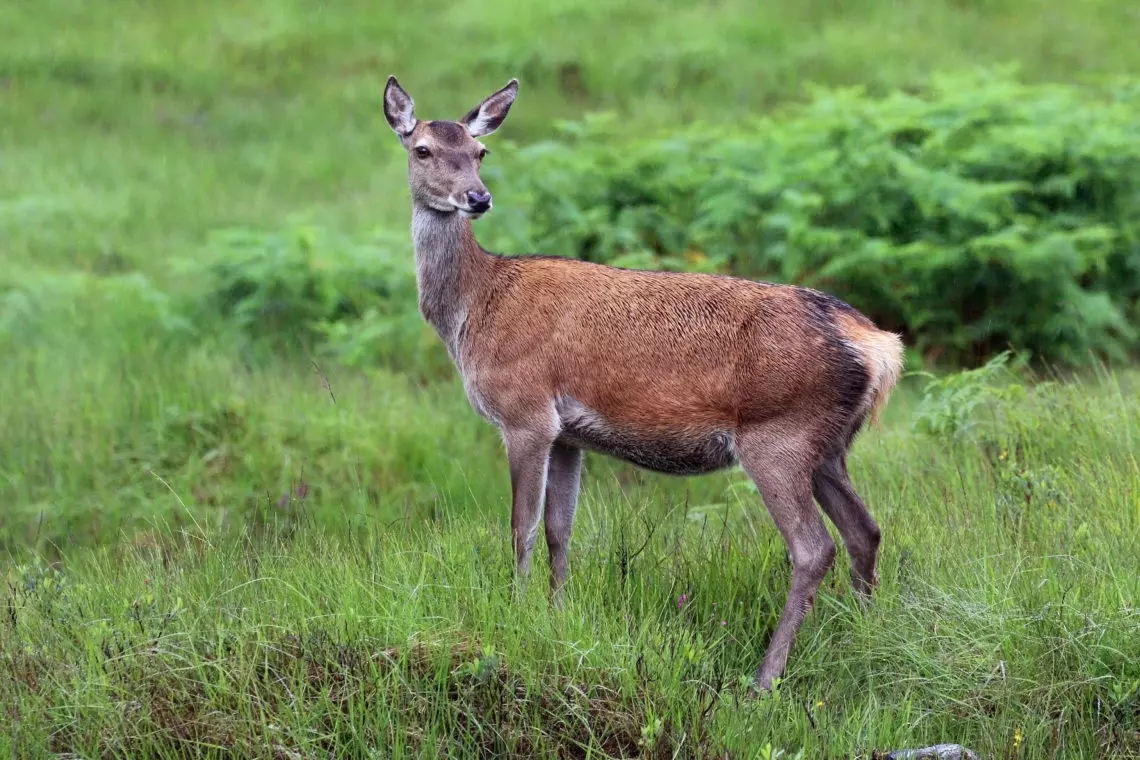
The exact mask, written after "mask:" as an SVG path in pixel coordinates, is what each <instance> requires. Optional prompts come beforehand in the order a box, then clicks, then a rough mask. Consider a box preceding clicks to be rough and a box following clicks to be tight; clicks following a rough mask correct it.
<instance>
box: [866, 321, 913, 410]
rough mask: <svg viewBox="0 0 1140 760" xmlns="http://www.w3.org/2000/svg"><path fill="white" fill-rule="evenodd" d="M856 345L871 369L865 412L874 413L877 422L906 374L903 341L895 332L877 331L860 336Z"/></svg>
mask: <svg viewBox="0 0 1140 760" xmlns="http://www.w3.org/2000/svg"><path fill="white" fill-rule="evenodd" d="M854 345H855V348H856V349H857V350H858V351H859V354H860V356H862V357H863V363H864V365H865V366H866V368H867V375H868V383H867V393H866V395H865V396H864V397H863V405H862V406H863V412H864V413H866V412H870V414H871V422H872V424H873V423H875V422H878V419H879V413H880V412H881V411H882V409H883V407H884V406H885V405H886V403H887V398H889V397H890V395H891V391H892V390H894V387H895V383H897V382H898V379H899V375H901V374H902V366H903V342H902V339H901V338H900V337H899V336H898V335H895V334H894V333H890V332H885V331H882V330H875V331H874V332H867V333H865V334H863V335H860V336H859V340H858V341H854Z"/></svg>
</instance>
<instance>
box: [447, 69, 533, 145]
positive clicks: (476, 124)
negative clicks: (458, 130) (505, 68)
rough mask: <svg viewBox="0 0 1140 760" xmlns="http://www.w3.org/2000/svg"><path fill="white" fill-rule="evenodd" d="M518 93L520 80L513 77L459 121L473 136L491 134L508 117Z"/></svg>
mask: <svg viewBox="0 0 1140 760" xmlns="http://www.w3.org/2000/svg"><path fill="white" fill-rule="evenodd" d="M518 93H519V80H517V79H512V80H511V81H510V82H508V83H507V86H506V87H504V88H503V89H501V90H499V91H498V92H496V93H494V94H493V95H490V96H488V97H487V99H486V100H484V101H483V102H482V103H480V104H479V105H477V106H475V107H474V108H472V109H471V110H470V111H468V112H467V115H466V116H464V117H463V118H462V119H460V120H459V123H460V124H462V125H463V126H465V127H467V132H468V134H470V135H471V136H472V137H483V136H484V135H489V134H491V133H492V132H494V131H495V130H496V129H498V128H499V125H500V124H502V123H503V119H505V118H507V114H508V113H509V112H510V110H511V103H514V102H515V96H516V95H518Z"/></svg>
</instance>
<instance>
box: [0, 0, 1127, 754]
mask: <svg viewBox="0 0 1140 760" xmlns="http://www.w3.org/2000/svg"><path fill="white" fill-rule="evenodd" d="M1137 22H1140V9H1138V8H1137V7H1136V6H1135V4H1134V3H1129V2H1109V1H1108V0H1078V1H1077V2H1072V3H1067V4H1063V5H1057V4H1053V3H1046V2H1033V1H1030V0H1021V1H1015V0H1004V1H1002V0H994V1H993V2H989V1H987V2H982V1H981V0H978V1H975V2H967V1H964V0H958V1H956V2H950V1H948V0H947V1H945V2H942V1H940V2H930V3H924V4H922V5H917V4H910V5H904V4H900V3H893V2H885V0H878V1H875V0H861V1H860V2H854V3H843V4H840V3H837V2H822V1H816V2H807V3H798V4H793V3H772V4H766V5H762V6H756V5H755V4H751V3H744V2H737V1H736V0H724V1H723V2H717V3H709V4H705V5H701V6H698V5H695V4H684V3H676V2H668V3H664V4H662V3H648V2H645V0H623V1H621V2H612V3H603V2H599V1H598V0H578V1H577V2H551V3H536V4H529V5H523V4H519V3H513V2H512V3H508V2H505V0H494V1H493V2H489V3H483V4H457V3H448V2H442V1H440V0H428V1H427V2H422V3H417V4H415V7H414V8H412V7H411V6H407V5H405V6H399V5H396V4H391V3H387V2H380V3H362V2H356V1H355V0H353V1H351V2H343V3H338V4H327V5H326V4H320V3H305V2H300V1H299V0H293V1H292V2H278V3H270V2H266V1H265V0H249V1H248V2H247V1H243V2H238V3H227V4H222V3H217V2H203V3H198V4H176V3H172V2H160V1H159V0H150V1H147V2H142V1H139V2H128V1H127V0H121V1H120V2H116V3H112V4H90V3H79V2H74V1H66V0H49V1H47V2H42V3H38V4H29V3H8V4H5V5H3V6H2V7H0V29H3V30H5V35H4V38H5V41H4V44H3V45H2V46H0V352H2V355H3V356H4V360H3V362H0V547H2V549H3V552H4V558H3V560H0V573H2V574H3V575H4V578H5V581H6V585H5V587H4V589H3V590H2V591H0V595H2V596H3V597H4V603H3V609H2V610H0V757H13V758H38V757H71V758H75V757H83V758H93V757H160V758H165V757H171V758H172V757H274V758H310V757H312V758H316V757H328V756H334V757H376V758H379V757H401V756H410V757H437V756H448V757H468V756H471V757H476V756H507V755H509V754H511V753H514V754H515V755H523V756H534V757H550V756H563V757H604V756H607V755H616V756H636V755H638V754H642V755H644V756H652V757H673V756H678V757H690V756H707V757H712V756H723V753H725V752H727V753H729V755H730V756H731V757H734V758H751V757H767V758H774V757H793V756H795V755H796V754H797V753H800V754H801V755H802V757H804V758H816V757H833V758H839V757H865V758H866V757H870V756H871V753H872V750H873V749H875V748H878V749H887V748H896V747H904V746H905V747H917V746H925V745H928V744H933V743H935V742H939V741H953V742H960V743H963V744H966V745H967V746H971V747H973V748H974V749H975V750H977V751H978V752H979V753H981V754H982V756H983V757H987V758H988V757H1001V758H1026V759H1036V758H1100V757H1104V758H1108V757H1140V643H1138V642H1140V612H1138V611H1137V606H1136V605H1137V597H1138V591H1140V551H1138V550H1137V545H1138V543H1140V542H1138V537H1140V461H1138V459H1137V454H1136V452H1137V451H1138V450H1140V405H1137V404H1136V402H1135V398H1136V396H1137V392H1138V390H1140V374H1137V372H1136V370H1134V369H1128V368H1115V369H1113V370H1111V371H1110V370H1104V371H1096V372H1091V373H1086V374H1084V375H1083V376H1081V377H1080V378H1078V379H1072V378H1070V379H1067V380H1064V381H1057V382H1054V383H1048V384H1040V383H1036V382H1032V381H1031V380H1030V379H1028V378H1025V377H1016V378H1015V377H1012V376H1005V375H1000V374H996V375H994V376H992V377H991V376H985V375H984V373H983V376H974V377H972V376H962V377H961V379H960V382H961V383H962V384H963V389H962V390H961V391H960V393H959V394H958V395H951V394H949V392H948V391H947V392H946V393H941V394H940V393H937V392H934V393H933V395H932V396H930V397H928V398H925V399H924V397H923V394H922V389H923V387H924V384H925V382H926V381H925V380H924V379H922V378H918V377H914V378H909V379H907V380H906V381H905V382H904V385H903V387H902V388H901V390H900V391H899V393H898V394H897V396H896V398H895V399H894V401H893V402H892V406H891V407H890V408H889V409H888V413H887V415H886V419H885V421H884V424H883V426H882V427H881V428H879V429H875V430H872V431H869V432H868V433H867V434H866V435H864V437H863V438H861V439H860V441H859V442H858V443H857V445H856V449H855V454H854V457H853V462H852V473H853V478H854V480H855V482H856V485H857V486H858V487H859V488H860V490H861V491H862V492H863V494H864V496H865V498H866V500H867V501H868V503H869V504H870V506H871V509H872V511H873V512H874V513H875V515H876V517H877V518H878V519H879V522H880V524H881V525H882V527H883V531H884V536H885V539H884V550H883V558H882V561H881V562H882V564H881V573H882V576H883V578H882V586H881V589H880V592H879V594H878V596H877V598H876V601H875V602H874V604H873V605H871V606H870V607H868V608H867V609H865V610H864V609H861V608H860V607H859V606H858V605H857V604H855V602H854V601H853V600H852V598H851V595H850V592H849V589H848V587H847V584H846V582H845V579H846V573H847V569H846V565H845V560H841V561H840V563H839V564H838V565H837V566H836V568H835V570H834V571H833V572H832V574H831V575H830V576H829V578H828V580H827V581H826V583H825V587H824V592H823V593H822V594H821V598H820V600H819V602H818V604H817V608H816V612H815V613H813V615H812V616H811V617H809V619H808V622H807V623H806V624H805V626H804V628H803V630H802V632H801V635H800V638H799V640H798V645H797V647H796V649H795V650H794V651H793V654H792V659H791V662H790V669H789V672H788V677H787V679H786V681H785V682H784V683H782V684H781V685H780V687H779V688H778V689H777V691H776V693H775V694H774V695H773V696H769V697H765V698H763V699H759V700H752V699H746V698H745V690H744V688H743V684H742V682H741V677H742V676H746V675H748V674H750V673H751V672H752V670H753V669H754V668H755V666H756V664H757V663H758V661H759V658H760V656H761V655H762V653H763V649H764V645H765V643H766V640H767V637H768V635H769V634H770V632H771V630H772V629H773V627H774V626H775V622H776V617H777V615H778V613H779V610H780V607H781V605H782V603H783V595H784V593H785V592H786V589H787V583H788V579H789V568H788V564H787V560H786V555H785V552H784V548H783V545H782V543H781V541H780V540H779V536H778V534H777V533H776V531H775V529H774V527H773V526H772V524H771V521H770V519H769V518H768V517H767V514H766V513H765V512H764V510H763V508H762V506H761V505H760V503H759V499H758V497H757V496H756V494H755V490H754V489H753V488H752V487H751V485H750V484H749V483H748V482H747V480H745V479H744V478H743V476H742V475H741V474H740V473H725V474H722V475H717V476H711V477H706V478H701V479H689V480H674V479H667V478H660V477H655V476H650V475H647V474H644V473H641V472H637V471H634V470H632V469H630V468H627V467H623V466H619V465H616V464H614V463H612V462H610V461H608V460H604V459H602V458H593V457H592V458H590V459H589V460H588V463H587V474H586V479H585V482H584V488H585V493H584V496H583V506H582V509H581V512H580V515H581V516H580V518H579V520H578V523H577V528H576V533H575V539H574V548H573V551H572V555H571V563H572V570H571V572H572V583H571V587H570V589H569V596H568V603H567V607H566V609H565V610H564V611H562V612H558V613H554V612H550V611H548V609H547V607H546V604H545V597H544V594H543V593H542V591H543V587H544V586H545V578H544V575H545V572H546V568H545V566H544V565H543V564H542V563H539V565H538V567H536V570H535V572H536V578H537V579H538V580H537V582H535V583H534V584H533V588H532V589H531V590H530V592H529V593H528V595H527V596H526V598H524V599H523V600H521V601H512V600H511V597H510V580H511V568H512V561H511V559H510V557H509V542H508V514H509V505H508V495H509V487H508V480H507V473H506V463H505V460H504V458H503V455H502V450H501V443H500V439H499V437H498V435H497V433H496V431H495V430H493V429H492V428H490V427H489V426H487V425H486V424H485V423H483V422H481V421H480V420H479V419H478V418H477V417H476V416H475V414H474V413H473V412H472V411H471V410H470V409H469V408H468V406H467V402H466V399H465V397H464V395H463V392H462V389H461V387H460V384H459V382H458V380H457V379H456V378H454V377H453V376H452V373H450V372H449V371H446V366H445V365H444V369H443V370H442V371H435V372H432V373H407V374H398V373H392V372H387V371H380V370H368V369H360V368H353V367H348V366H341V365H338V364H336V363H330V362H328V361H326V360H325V359H324V358H321V359H320V360H319V361H318V362H316V364H314V362H313V361H312V360H311V359H312V358H313V357H310V356H308V355H306V354H305V352H304V351H265V350H260V349H258V350H255V349H254V348H251V347H250V346H249V345H247V343H245V342H243V341H242V340H241V339H240V336H235V334H234V331H233V330H231V329H230V328H229V327H228V326H227V325H226V324H225V323H224V322H222V320H220V319H219V318H218V317H217V315H213V316H211V315H208V314H205V313H203V312H202V311H201V310H198V309H197V308H196V307H195V308H187V307H186V305H187V304H199V303H200V302H202V301H203V300H204V299H205V296H204V295H203V294H204V293H205V292H206V289H207V288H208V283H207V281H206V280H207V278H206V274H205V273H206V272H207V270H206V269H205V268H204V267H203V266H202V262H206V261H210V260H213V259H215V258H217V256H218V255H219V248H218V245H217V242H216V241H217V237H216V235H217V233H218V232H220V231H222V230H225V229H228V228H243V229H253V230H264V231H270V232H272V231H275V230H281V229H289V228H292V227H294V226H295V225H298V224H301V225H314V226H318V227H323V228H327V229H332V230H337V231H339V232H341V233H343V234H344V235H346V236H348V237H350V238H351V239H357V240H364V239H371V238H372V237H373V236H380V237H381V238H382V239H383V240H385V241H387V240H391V239H394V240H396V241H397V242H395V243H392V244H391V245H392V246H393V247H392V251H393V255H394V256H405V257H406V260H407V265H408V268H409V270H410V265H411V262H410V255H411V254H410V245H409V242H408V241H407V240H406V237H407V235H406V230H407V224H408V213H409V211H408V209H409V204H408V202H407V197H406V186H405V180H404V166H403V157H402V153H401V152H400V148H399V145H398V143H397V141H396V140H395V139H394V138H393V136H392V135H391V133H390V132H389V131H388V129H387V127H386V125H385V124H384V123H383V119H382V116H381V113H380V96H381V92H382V87H383V82H384V77H385V76H386V75H387V74H388V73H390V72H395V73H397V74H399V75H400V77H401V81H402V82H403V83H404V84H405V85H406V86H407V87H408V88H409V89H410V90H411V92H412V94H413V95H414V96H415V97H416V99H417V104H418V106H419V107H420V109H421V112H422V113H423V114H425V115H428V116H429V117H430V116H433V115H434V116H440V117H452V118H454V117H457V116H459V115H460V114H462V113H463V112H464V111H465V110H466V109H467V108H469V107H470V106H471V105H473V104H474V103H475V102H476V101H477V100H478V99H479V98H480V97H482V96H483V95H485V94H487V93H488V92H490V91H491V90H492V89H493V88H495V87H498V86H500V85H501V84H502V83H503V82H505V81H506V79H507V78H508V77H510V76H519V77H520V78H521V79H522V84H523V88H522V94H521V95H520V99H519V101H518V103H517V105H516V107H515V110H514V111H513V112H512V116H511V119H510V120H509V121H508V122H507V125H506V126H505V127H504V129H503V131H502V134H501V136H500V135H496V137H495V138H492V139H493V141H494V143H493V145H492V147H493V149H494V150H495V151H496V154H497V155H496V158H497V157H498V155H501V154H509V153H510V151H511V150H512V146H513V145H515V144H518V143H525V142H528V141H532V140H536V139H541V138H546V137H549V136H550V135H551V133H552V132H553V129H554V126H555V123H556V122H557V121H558V120H560V119H567V118H577V117H579V116H581V115H583V114H584V112H585V111H587V110H595V109H607V110H613V111H615V112H617V113H618V114H620V115H621V116H622V117H623V118H625V119H627V120H628V123H629V124H630V125H631V128H632V129H637V130H642V131H644V132H652V131H662V132H667V131H668V130H669V129H670V127H671V126H672V125H673V124H676V123H677V122H678V120H680V121H684V122H689V121H691V120H694V119H701V120H708V121H713V122H718V121H719V122H724V121H729V120H733V119H738V118H741V117H743V116H746V115H749V114H754V113H757V112H762V111H773V112H774V111H778V110H779V109H781V108H785V107H788V106H790V105H792V104H794V103H795V102H797V101H798V100H800V99H802V98H803V97H804V96H805V93H806V88H807V86H808V85H809V84H813V83H814V84H820V85H847V84H861V85H865V86H867V87H868V88H870V89H871V90H873V91H885V90H888V89H892V88H900V87H901V88H920V87H921V86H922V85H923V83H924V81H925V80H926V78H927V76H928V75H929V74H930V73H931V72H935V71H941V70H956V69H961V68H966V67H972V66H974V65H978V64H982V65H989V64H1002V63H1007V62H1012V63H1017V64H1019V65H1020V67H1021V71H1022V73H1023V75H1024V77H1025V78H1026V79H1029V80H1031V81H1076V82H1080V81H1096V80H1100V79H1104V78H1111V77H1115V76H1120V75H1127V74H1130V73H1134V72H1135V71H1136V70H1137V68H1138V66H1140V46H1137V45H1135V44H1134V40H1133V38H1134V36H1135V35H1134V31H1133V30H1134V29H1135V28H1136V27H1137ZM504 163H506V162H504ZM488 164H489V165H488V172H487V173H488V181H489V184H491V185H492V189H493V190H494V191H495V192H496V194H497V198H498V197H503V198H504V199H506V200H505V201H504V204H505V206H504V208H502V209H500V208H498V207H499V205H500V204H499V202H498V201H497V203H496V206H497V208H496V212H495V214H492V215H491V216H490V217H489V218H488V219H487V220H486V221H485V222H481V223H480V228H479V229H478V230H477V231H478V232H479V233H480V234H484V233H483V230H486V235H487V236H489V237H490V238H494V237H496V236H497V235H499V234H500V233H502V232H504V231H509V230H506V228H507V226H509V225H510V224H511V223H512V222H511V220H512V216H511V215H510V212H509V205H510V204H509V197H510V196H509V185H510V177H509V175H504V174H502V173H499V174H495V171H496V170H495V167H494V162H493V161H489V162H488ZM492 175H493V176H492ZM500 190H502V193H501V195H500ZM384 245H388V243H385V244H384ZM417 319H418V317H417ZM427 329H428V328H426V327H423V328H422V330H423V336H424V340H425V341H428V342H429V344H430V341H431V338H430V335H429V334H428V333H427ZM432 345H434V344H432ZM436 359H438V356H437V357H436ZM983 381H985V384H983ZM983 388H990V389H992V390H990V391H988V392H986V391H983V390H982V389H983ZM1011 388H1021V389H1023V392H1021V393H1016V392H1014V391H1013V390H1011ZM971 394H976V395H971ZM972 398H981V399H983V403H981V404H979V405H978V406H977V407H971V406H970V404H969V402H970V400H971V399H972ZM540 553H541V552H540ZM682 595H684V599H683V600H682Z"/></svg>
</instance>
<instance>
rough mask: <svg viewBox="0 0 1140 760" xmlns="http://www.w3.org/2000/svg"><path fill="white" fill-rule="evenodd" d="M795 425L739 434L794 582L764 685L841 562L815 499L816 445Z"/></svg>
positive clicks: (759, 674)
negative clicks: (787, 556)
mask: <svg viewBox="0 0 1140 760" xmlns="http://www.w3.org/2000/svg"><path fill="white" fill-rule="evenodd" d="M798 433H802V429H801V430H797V429H796V428H795V427H794V426H791V425H767V426H763V427H756V428H751V429H742V430H741V431H740V432H739V433H738V434H737V438H736V447H737V455H738V457H739V459H740V464H741V466H742V467H743V468H744V471H745V472H747V473H748V475H749V477H751V478H752V480H753V481H754V482H755V483H756V487H757V489H758V490H759V491H760V495H761V497H763V499H764V505H765V506H766V507H767V508H768V512H769V514H771V515H772V519H773V520H774V521H775V523H776V527H777V528H778V529H779V531H780V534H781V535H782V536H783V537H784V541H785V542H786V543H787V545H788V551H789V553H790V554H791V558H792V585H791V588H790V590H789V591H788V598H787V602H786V603H785V604H784V611H783V612H782V613H781V615H780V622H779V624H778V625H777V626H776V632H775V633H774V634H773V635H772V639H771V641H769V643H768V651H767V652H766V653H765V655H764V662H763V663H762V664H761V666H760V668H759V670H757V671H756V680H757V681H758V682H759V685H760V687H761V688H762V689H770V688H771V686H772V681H773V680H774V679H776V678H778V677H779V676H781V675H782V674H783V672H784V667H785V666H786V664H787V660H788V653H789V651H791V648H792V644H793V642H794V641H795V638H796V632H797V631H798V630H799V628H800V625H801V624H802V623H803V621H804V618H805V617H806V616H807V613H808V611H809V610H810V609H811V608H812V605H813V604H814V603H815V596H816V593H817V592H818V591H819V586H820V584H821V583H822V582H823V578H824V576H825V575H827V571H828V570H829V569H831V565H832V563H833V562H834V561H835V542H834V541H832V539H831V535H830V534H829V533H828V532H827V526H826V525H824V522H823V517H822V516H821V515H820V514H819V511H818V510H817V509H816V507H815V504H814V503H813V502H812V470H813V467H814V465H815V461H814V460H815V457H814V455H813V454H812V450H811V447H810V446H808V445H807V444H804V443H799V442H798V441H800V440H801V438H800V437H798V436H797V434H798Z"/></svg>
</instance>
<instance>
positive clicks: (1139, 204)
mask: <svg viewBox="0 0 1140 760" xmlns="http://www.w3.org/2000/svg"><path fill="white" fill-rule="evenodd" d="M1138 134H1140V91H1138V90H1137V88H1136V87H1135V86H1134V85H1122V86H1118V87H1115V88H1111V89H1108V90H1107V91H1098V92H1095V93H1089V92H1085V91H1080V90H1078V89H1075V88H1072V87H1065V86H1053V85H1025V84H1020V83H1018V82H1016V81H1014V80H1013V79H1011V78H1010V77H1009V76H1007V73H1006V72H998V73H996V74H994V73H990V74H985V75H974V76H971V77H970V78H966V79H963V78H953V79H937V80H934V82H933V84H932V85H931V87H930V88H929V89H928V90H927V91H925V92H923V93H921V94H908V93H896V94H894V95H891V96H889V97H885V98H877V99H876V98H871V97H868V96H866V95H865V94H864V93H862V92H861V91H859V90H841V91H829V92H824V93H820V94H818V95H817V97H816V98H815V100H814V101H813V102H812V103H811V104H810V105H808V106H806V107H805V108H803V109H802V110H800V111H798V112H796V113H795V114H793V115H791V116H790V117H785V118H781V119H778V120H777V119H763V120H759V121H757V122H755V123H751V124H747V125H744V124H739V125H734V126H732V127H731V128H712V127H708V126H703V125H697V126H694V127H690V128H686V129H685V130H683V131H681V132H679V133H676V134H672V135H669V136H666V137H660V136H651V137H642V136H637V135H633V136H630V135H628V134H624V133H623V131H622V129H621V125H620V124H619V123H618V122H617V121H616V120H608V119H605V118H595V119H592V120H588V121H586V122H584V123H580V124H573V125H568V127H567V128H566V129H565V130H564V134H563V135H561V136H560V138H559V139H558V140H557V141H552V142H546V143H542V144H536V145H532V146H530V147H528V148H526V149H525V150H523V151H521V152H520V155H519V157H518V158H519V160H518V166H517V167H515V168H514V169H513V173H512V174H511V182H512V183H518V182H521V183H522V188H521V190H522V196H523V198H524V199H525V204H526V212H527V213H526V215H525V218H526V219H527V224H526V229H525V231H517V232H515V234H514V238H515V240H514V242H515V244H517V245H526V246H528V247H530V248H531V249H533V250H540V251H543V252H548V253H556V254H560V255H565V256H573V257H578V258H582V259H587V260H591V261H601V262H608V263H613V264H618V265H627V266H636V267H658V268H671V269H711V270H719V271H727V272H731V273H735V274H740V275H744V276H749V277H756V278H764V279H774V280H779V281H785V282H796V283H800V284H805V285H809V286H812V287H818V288H820V289H824V290H828V291H831V292H833V293H835V294H837V295H839V296H841V297H843V298H845V299H847V300H849V301H850V302H851V303H852V304H853V305H855V306H857V307H859V308H861V309H863V310H864V311H866V312H867V313H868V314H869V315H870V316H871V317H872V318H874V319H875V320H876V321H878V322H879V323H880V324H881V325H882V326H884V327H886V328H889V329H894V330H898V331H901V332H903V333H904V335H905V336H906V338H907V342H908V344H910V345H912V346H914V347H915V348H916V349H918V350H919V351H921V352H922V353H923V354H924V355H925V356H926V357H927V358H928V359H932V360H936V359H938V358H941V359H943V360H945V361H948V362H952V363H966V364H972V363H977V362H979V361H981V360H983V359H984V358H986V357H989V356H992V355H994V354H996V353H998V352H1000V351H1002V350H1004V349H1006V348H1009V347H1014V348H1016V349H1020V350H1027V351H1029V352H1031V353H1032V354H1033V355H1035V356H1036V357H1037V358H1038V359H1041V360H1045V361H1049V362H1060V363H1072V364H1075V363H1081V362H1085V361H1088V360H1089V358H1090V354H1095V355H1100V356H1103V357H1108V358H1117V359H1120V358H1124V357H1125V356H1126V355H1127V354H1129V353H1131V352H1134V351H1135V349H1136V348H1137V346H1138V345H1140V340H1138V338H1140V336H1138V333H1137V330H1136V328H1135V326H1134V325H1136V324H1137V323H1138V322H1140V141H1138V140H1137V139H1136V135H1138Z"/></svg>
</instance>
